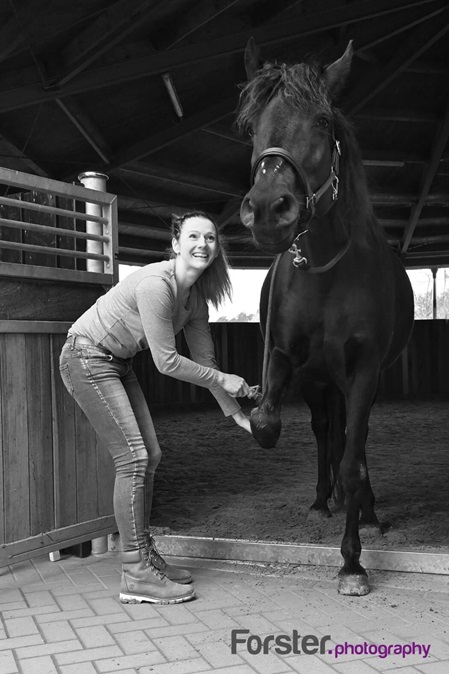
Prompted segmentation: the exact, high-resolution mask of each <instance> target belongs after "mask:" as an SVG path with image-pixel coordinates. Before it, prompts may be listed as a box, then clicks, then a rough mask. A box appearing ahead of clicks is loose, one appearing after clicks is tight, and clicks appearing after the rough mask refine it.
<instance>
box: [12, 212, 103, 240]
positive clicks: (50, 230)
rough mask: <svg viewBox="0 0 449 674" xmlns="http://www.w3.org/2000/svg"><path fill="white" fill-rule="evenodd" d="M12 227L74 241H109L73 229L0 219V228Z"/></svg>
mask: <svg viewBox="0 0 449 674" xmlns="http://www.w3.org/2000/svg"><path fill="white" fill-rule="evenodd" d="M1 225H3V226H5V227H13V228H14V229H29V230H30V231H32V232H45V233H47V234H54V235H55V236H63V235H67V236H72V237H73V238H74V239H93V240H95V241H109V238H108V237H107V236H103V235H102V234H90V233H87V232H78V231H77V230H73V229H62V228H59V227H50V226H49V225H38V224H36V223H35V222H24V221H23V220H10V219H9V218H2V217H0V226H1Z"/></svg>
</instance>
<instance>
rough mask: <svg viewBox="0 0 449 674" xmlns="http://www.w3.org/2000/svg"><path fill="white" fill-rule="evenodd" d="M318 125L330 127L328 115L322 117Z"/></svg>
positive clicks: (324, 127)
mask: <svg viewBox="0 0 449 674" xmlns="http://www.w3.org/2000/svg"><path fill="white" fill-rule="evenodd" d="M316 125H317V126H318V127H319V128H320V129H328V128H329V120H328V119H327V117H320V118H319V120H318V121H317V123H316Z"/></svg>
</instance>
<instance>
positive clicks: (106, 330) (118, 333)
mask: <svg viewBox="0 0 449 674" xmlns="http://www.w3.org/2000/svg"><path fill="white" fill-rule="evenodd" d="M177 296H178V292H177V284H176V277H175V260H168V261H164V262H156V263H153V264H149V265H146V266H145V267H142V268H141V269H139V270H137V271H135V272H133V273H131V274H130V275H129V276H127V277H126V278H125V279H123V281H120V282H119V283H118V284H117V285H115V286H114V287H113V288H111V289H110V290H109V291H108V292H107V293H106V294H105V295H102V296H101V297H100V298H99V299H98V300H97V301H96V303H95V304H94V305H93V306H92V307H90V309H88V310H87V311H86V312H85V313H84V314H83V315H82V316H81V317H80V318H79V319H78V320H77V321H75V323H74V324H73V325H72V327H71V328H70V330H69V334H71V335H80V336H81V335H83V336H84V337H87V338H88V339H90V340H91V341H92V342H93V343H94V344H98V345H99V346H102V347H103V348H105V349H107V350H108V351H110V352H111V353H112V354H113V355H115V356H117V357H118V358H124V359H127V358H132V357H133V356H134V355H135V354H136V353H137V352H138V351H142V350H144V349H148V348H149V349H150V351H151V355H152V357H153V361H154V364H155V366H156V368H157V369H158V370H159V372H161V373H162V374H166V375H169V376H170V377H174V378H175V379H182V380H183V381H187V382H190V383H192V384H196V385H198V386H203V387H204V388H208V389H209V390H210V392H211V393H212V394H213V395H214V397H215V398H216V400H217V402H218V404H219V405H220V407H221V409H222V410H223V412H224V414H225V415H226V416H229V415H231V414H235V413H236V412H238V411H239V410H240V405H239V404H238V403H237V401H236V400H235V399H234V398H232V397H231V396H230V395H229V394H228V393H226V391H225V390H224V389H223V388H222V387H221V386H220V385H219V384H218V368H217V364H216V362H215V349H214V344H213V341H212V336H211V333H210V328H209V310H208V306H207V303H206V301H205V299H204V298H203V297H202V296H201V295H200V293H199V292H198V289H197V288H196V286H195V285H193V286H192V288H191V290H190V296H189V299H188V303H187V306H186V307H183V306H182V305H181V303H180V302H178V298H177ZM182 329H183V330H184V334H185V338H186V342H187V345H188V347H189V351H190V355H191V358H192V360H190V359H189V358H185V357H184V356H182V355H180V354H179V353H178V351H177V349H176V342H175V335H176V334H177V333H178V332H179V331H180V330H182Z"/></svg>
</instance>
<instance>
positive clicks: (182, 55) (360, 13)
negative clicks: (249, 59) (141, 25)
mask: <svg viewBox="0 0 449 674" xmlns="http://www.w3.org/2000/svg"><path fill="white" fill-rule="evenodd" d="M431 3H436V4H438V5H441V4H442V0H408V1H407V0H404V2H403V3H401V5H397V6H392V5H391V0H361V1H359V2H357V3H351V4H349V5H347V4H345V5H343V6H342V7H338V8H332V9H330V10H327V11H324V12H319V13H316V14H313V15H309V16H305V17H303V18H302V19H301V24H300V25H296V23H295V22H294V21H291V20H289V21H283V22H279V23H275V24H274V25H273V24H271V23H270V24H269V25H267V26H261V27H259V28H256V29H254V30H252V31H251V32H250V33H249V32H248V31H244V32H241V33H236V34H234V35H229V36H225V37H223V38H220V39H215V40H210V41H209V42H206V43H201V44H194V45H189V46H187V47H183V48H179V49H173V50H168V51H165V52H162V53H158V54H154V55H150V56H145V57H141V58H137V59H133V60H127V61H124V62H122V63H116V64H113V65H109V66H105V67H102V68H97V69H91V70H88V71H86V72H83V73H81V74H80V75H79V76H78V77H77V78H76V79H74V80H72V81H71V82H68V83H67V84H66V85H65V86H64V87H60V88H59V89H58V90H56V89H55V90H46V89H43V88H42V85H41V83H40V82H36V83H34V84H28V85H24V86H22V87H17V88H14V89H10V90H6V91H0V94H1V95H0V112H6V111H8V110H16V109H19V108H23V107H27V106H30V105H36V104H37V103H39V102H42V101H48V100H53V99H55V98H62V97H65V96H70V95H74V94H78V93H83V92H86V91H91V90H95V89H101V88H102V87H108V86H113V85H117V84H119V83H120V82H124V81H130V80H133V79H139V78H142V77H147V76H148V75H154V74H159V73H163V72H165V71H169V70H172V69H174V68H182V67H185V66H187V65H192V64H194V63H198V62H200V61H203V60H205V59H214V58H220V57H223V56H226V55H229V54H234V53H237V52H241V51H243V50H244V48H245V45H246V43H247V41H248V37H249V35H250V34H252V35H253V36H254V38H255V40H256V41H257V43H258V44H260V45H264V44H273V43H277V42H283V41H284V40H289V39H293V38H296V37H298V38H300V37H301V36H304V35H310V34H314V33H321V32H324V31H326V30H329V29H332V28H337V27H339V26H343V25H345V24H348V23H357V22H359V21H367V20H369V19H373V18H375V17H377V16H380V15H387V14H391V13H393V12H399V11H401V10H403V9H408V8H409V7H414V6H417V5H423V6H424V5H428V4H431ZM440 23H441V21H440Z"/></svg>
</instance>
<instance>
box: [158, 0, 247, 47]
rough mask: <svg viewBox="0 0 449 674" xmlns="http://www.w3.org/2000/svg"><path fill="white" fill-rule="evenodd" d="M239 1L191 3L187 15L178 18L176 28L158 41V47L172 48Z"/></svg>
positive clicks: (207, 0)
mask: <svg viewBox="0 0 449 674" xmlns="http://www.w3.org/2000/svg"><path fill="white" fill-rule="evenodd" d="M239 2H240V0H215V2H213V3H211V2H210V0H202V1H201V2H195V3H194V4H190V5H189V8H188V11H187V12H186V13H185V15H184V16H182V17H179V18H178V20H177V23H176V28H175V30H174V31H173V32H172V33H169V34H168V35H165V36H164V37H165V39H163V40H161V41H159V42H158V45H157V46H158V49H161V50H165V49H171V48H172V47H173V46H174V45H175V44H178V42H181V41H182V40H184V38H186V37H188V36H189V35H192V33H194V32H195V31H197V30H199V29H200V28H203V27H204V26H206V25H207V24H208V23H210V22H211V21H213V20H214V19H216V18H217V16H220V15H221V14H224V12H226V11H227V10H228V9H231V7H234V5H237V4H238V3H239Z"/></svg>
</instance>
